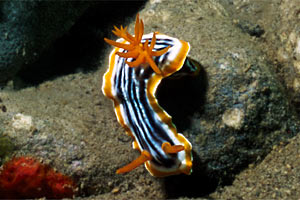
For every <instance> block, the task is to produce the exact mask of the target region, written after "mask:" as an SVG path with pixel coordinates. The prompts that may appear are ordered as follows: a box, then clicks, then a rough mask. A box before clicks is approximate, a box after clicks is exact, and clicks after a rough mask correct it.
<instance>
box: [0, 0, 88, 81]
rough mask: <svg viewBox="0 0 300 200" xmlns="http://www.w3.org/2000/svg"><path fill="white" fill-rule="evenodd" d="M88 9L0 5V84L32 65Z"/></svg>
mask: <svg viewBox="0 0 300 200" xmlns="http://www.w3.org/2000/svg"><path fill="white" fill-rule="evenodd" d="M89 5H90V3H89V2H68V1H58V2H53V1H1V2H0V10H1V22H0V35H1V36H0V46H1V48H0V83H4V82H6V81H7V80H9V79H10V78H11V77H12V76H13V75H14V74H16V73H17V72H18V71H19V70H20V69H21V68H22V67H24V65H26V64H30V63H32V62H34V61H35V60H36V59H37V58H38V57H39V55H40V54H41V52H42V51H43V50H45V48H47V47H48V46H49V44H50V43H51V42H52V41H53V40H55V39H56V38H58V37H60V36H62V35H63V34H64V33H65V32H66V31H68V30H69V29H70V27H71V26H72V25H73V24H74V23H75V20H76V19H77V18H78V17H79V16H80V15H81V14H82V13H83V12H84V11H85V9H86V8H88V6H89Z"/></svg>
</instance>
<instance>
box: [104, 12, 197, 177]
mask: <svg viewBox="0 0 300 200" xmlns="http://www.w3.org/2000/svg"><path fill="white" fill-rule="evenodd" d="M113 33H114V34H115V35H116V36H118V37H120V38H119V39H118V40H116V41H113V40H109V39H107V38H105V39H104V40H105V41H106V42H107V43H109V44H111V45H113V46H115V48H114V49H113V51H112V52H111V53H110V56H109V68H108V70H107V72H106V73H105V74H104V76H103V84H102V91H103V93H104V95H105V96H107V97H108V98H110V99H112V100H113V102H114V109H115V114H116V116H117V119H118V121H119V123H120V124H121V125H122V126H123V127H124V128H125V130H126V133H127V134H128V135H129V136H131V137H132V138H133V140H134V141H133V148H134V149H138V150H139V151H140V152H141V155H140V156H139V157H138V158H137V159H136V160H134V161H132V162H131V163H129V164H128V165H126V166H124V167H122V168H120V169H118V170H117V173H118V174H120V173H125V172H129V171H131V170H133V169H134V168H136V167H138V166H139V165H142V164H145V167H146V169H147V170H148V171H149V172H150V174H151V175H153V176H157V177H163V176H169V175H174V174H180V173H184V174H190V173H191V171H192V152H191V150H192V145H191V143H190V142H189V141H188V140H187V139H186V138H185V137H184V136H183V135H182V134H180V133H177V130H176V127H175V125H174V124H173V123H172V119H171V117H170V116H169V115H168V113H167V112H166V111H164V110H163V109H162V108H161V107H160V105H159V104H158V101H157V99H156V97H155V93H156V90H157V87H158V85H159V84H160V82H161V80H162V79H163V78H166V77H169V76H170V75H172V74H174V73H175V72H177V73H178V75H179V76H182V75H186V74H193V75H194V74H197V73H198V71H199V66H198V65H197V64H196V63H195V62H193V60H192V59H188V58H187V54H188V52H189V48H190V45H189V43H188V42H185V41H182V40H179V39H176V38H173V37H170V36H167V35H164V34H161V33H158V32H154V33H150V34H146V35H143V33H144V24H143V21H142V20H140V19H139V15H137V17H136V24H135V35H130V34H129V33H128V32H127V27H125V28H123V27H122V26H121V28H120V29H118V28H117V27H115V30H113ZM176 77H178V76H176Z"/></svg>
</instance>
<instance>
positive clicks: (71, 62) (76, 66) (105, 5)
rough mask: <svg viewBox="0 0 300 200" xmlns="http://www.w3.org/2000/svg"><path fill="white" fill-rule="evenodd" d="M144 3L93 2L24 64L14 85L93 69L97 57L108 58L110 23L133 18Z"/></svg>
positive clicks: (127, 20)
mask: <svg viewBox="0 0 300 200" xmlns="http://www.w3.org/2000/svg"><path fill="white" fill-rule="evenodd" d="M144 4H145V1H129V2H128V1H99V2H96V3H95V5H93V6H91V7H90V8H89V9H87V11H86V12H85V13H84V14H83V15H82V16H81V17H80V18H79V19H78V21H76V23H75V24H74V25H73V27H72V28H71V29H70V30H69V31H68V32H67V33H66V34H65V35H63V36H62V37H61V38H58V39H57V40H56V41H54V42H53V43H52V45H51V46H50V48H48V49H47V50H46V51H44V52H43V53H42V55H41V56H40V57H39V59H38V60H37V61H36V62H35V63H33V64H31V65H29V66H25V67H23V70H21V71H20V72H19V73H18V74H17V76H16V77H15V79H14V87H15V88H17V89H18V88H23V87H28V86H37V85H38V84H40V83H42V82H44V81H47V80H52V79H55V78H57V77H59V76H63V75H67V74H72V73H76V72H84V73H87V72H91V71H94V70H96V69H97V68H98V67H99V60H100V61H101V60H103V59H107V58H104V57H103V56H102V55H103V53H104V49H105V47H107V45H106V44H104V41H103V38H104V37H112V34H111V30H112V29H113V25H116V26H120V25H123V26H124V24H125V25H126V24H128V23H129V22H130V21H131V20H133V18H134V17H135V16H136V13H137V12H138V11H139V10H140V9H141V8H142V7H143V6H144ZM108 13H109V14H108ZM102 57H103V58H102ZM99 58H100V59H99Z"/></svg>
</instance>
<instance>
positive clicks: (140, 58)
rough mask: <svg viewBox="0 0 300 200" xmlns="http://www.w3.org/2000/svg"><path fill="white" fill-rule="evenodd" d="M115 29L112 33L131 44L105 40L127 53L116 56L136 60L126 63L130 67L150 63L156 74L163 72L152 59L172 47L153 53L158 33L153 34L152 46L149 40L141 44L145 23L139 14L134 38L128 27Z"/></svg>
mask: <svg viewBox="0 0 300 200" xmlns="http://www.w3.org/2000/svg"><path fill="white" fill-rule="evenodd" d="M114 28H115V30H113V31H112V32H113V33H114V34H115V35H116V36H118V37H121V38H123V39H125V40H126V41H127V42H129V44H125V43H119V42H116V41H113V40H110V39H107V38H104V40H105V42H107V43H108V44H110V45H113V46H116V47H118V48H122V49H124V50H126V51H127V52H125V53H122V52H117V53H116V54H117V55H118V56H120V57H123V58H134V59H135V60H134V61H132V62H128V61H125V62H126V64H128V66H129V67H137V66H139V65H140V64H144V63H148V64H149V65H150V67H151V68H152V69H153V71H154V72H155V73H157V74H161V70H160V69H159V68H158V66H157V65H156V63H155V62H154V60H153V58H152V57H153V56H161V55H163V54H165V53H166V52H167V51H168V50H169V48H170V46H168V47H166V48H164V49H162V50H159V51H152V50H153V48H154V46H155V42H156V32H154V33H153V38H152V40H151V43H150V46H149V40H147V41H146V42H145V43H144V44H143V43H141V40H142V37H143V34H144V23H143V20H140V19H139V14H137V16H136V22H135V28H134V33H135V35H134V36H132V35H130V34H129V33H128V32H127V27H125V28H123V27H122V26H121V27H120V29H118V28H117V27H116V26H114Z"/></svg>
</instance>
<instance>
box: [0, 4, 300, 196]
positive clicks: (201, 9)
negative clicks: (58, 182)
mask: <svg viewBox="0 0 300 200" xmlns="http://www.w3.org/2000/svg"><path fill="white" fill-rule="evenodd" d="M230 2H231V3H230ZM287 4H288V3H287V2H285V1H282V2H281V1H272V3H270V4H267V3H266V2H265V1H264V2H263V3H260V2H257V1H255V2H244V1H242V0H241V1H238V0H233V1H229V3H228V4H226V3H224V1H217V0H206V1H202V2H201V3H198V2H197V1H184V0H182V1H167V0H166V1H163V0H151V1H149V2H147V3H146V4H145V7H144V8H143V9H142V10H141V11H139V13H140V17H141V18H142V19H143V20H144V24H145V33H148V32H152V31H157V30H158V31H160V32H161V33H165V34H167V35H170V36H174V37H177V38H180V39H182V40H186V41H189V42H190V44H191V51H190V54H189V56H190V57H192V58H193V59H195V60H197V61H198V62H200V63H201V64H202V66H203V68H202V71H201V75H200V77H199V79H197V80H192V81H189V80H183V82H179V83H174V84H173V82H169V83H168V82H167V81H166V82H163V83H162V87H161V89H160V91H159V92H158V96H159V102H160V104H161V105H162V107H163V108H165V109H166V110H167V111H168V112H169V114H170V115H171V116H173V122H174V123H175V124H176V125H177V128H178V130H179V132H182V133H183V134H184V135H185V136H186V137H187V138H188V139H189V140H190V141H191V143H192V144H193V150H194V152H193V155H194V167H193V173H192V175H191V176H184V175H180V176H172V177H167V178H163V179H161V178H155V177H151V176H150V175H149V173H148V172H147V171H146V170H145V169H144V167H139V168H138V169H136V170H134V171H132V172H130V173H128V174H125V175H116V174H115V170H116V169H117V168H119V167H121V166H123V165H124V164H126V163H129V162H130V161H132V160H133V159H135V158H136V157H137V156H138V154H139V153H138V152H136V151H134V150H132V149H131V142H132V141H131V139H130V137H128V136H127V135H126V134H125V133H124V130H123V129H122V128H121V126H120V125H119V124H118V122H117V120H116V117H115V115H114V112H113V108H112V103H111V102H110V100H108V99H107V98H105V97H104V96H103V94H102V93H101V91H100V89H101V83H102V76H103V73H104V72H105V71H106V68H107V63H108V54H109V53H110V52H109V51H110V50H111V48H107V50H106V51H105V53H104V54H103V55H101V56H99V57H97V58H98V60H97V63H99V70H97V71H95V72H91V73H87V74H83V73H76V74H71V75H67V76H62V77H59V78H57V79H55V80H51V81H45V82H43V83H41V84H39V85H36V86H35V87H28V88H25V89H22V90H18V91H15V90H13V89H12V86H11V85H8V86H7V87H6V88H5V89H3V90H1V91H0V98H1V100H2V102H1V106H2V108H3V106H4V107H5V109H4V110H3V109H2V111H1V110H0V127H4V128H3V130H2V132H0V133H1V134H2V135H3V136H5V137H8V138H10V140H11V141H14V143H15V144H14V145H16V146H17V150H16V151H15V154H16V155H28V154H29V155H32V156H35V157H38V158H42V159H43V161H44V162H45V163H47V164H50V165H52V166H54V167H56V168H58V169H60V171H61V172H62V173H64V174H68V175H71V176H72V177H73V178H74V179H75V180H76V182H77V183H78V184H79V188H80V191H79V194H80V198H83V199H87V198H88V199H93V198H95V199H99V198H101V199H136V198H147V199H162V198H178V197H193V198H200V197H201V196H203V195H209V194H210V193H211V192H214V191H215V193H213V194H211V195H210V197H211V198H221V199H231V198H237V197H238V198H244V199H249V198H254V197H255V195H256V197H261V198H277V197H286V198H296V197H298V194H299V191H300V190H299V189H298V188H299V187H297V183H296V180H298V175H297V174H299V170H298V167H297V159H299V158H298V153H297V149H299V147H300V146H299V142H297V141H299V135H297V133H298V132H299V127H300V126H299V125H300V124H299V122H298V121H299V120H298V117H297V113H296V112H295V109H293V108H294V107H293V105H295V106H297V104H291V103H290V102H291V101H290V97H292V96H293V93H292V92H290V91H289V90H287V88H289V87H288V85H287V84H286V83H287V82H286V81H285V80H287V79H282V77H285V76H282V75H285V74H284V73H278V71H277V69H278V68H277V67H278V65H276V64H274V62H275V60H276V58H277V57H274V56H272V55H275V54H274V52H276V51H275V50H274V49H276V47H279V46H280V45H281V43H279V42H278V43H276V42H274V44H273V45H271V46H270V47H268V44H270V43H272V36H273V34H272V31H273V29H275V28H274V27H273V26H272V25H270V23H271V22H270V20H271V17H274V16H273V15H276V16H278V18H280V16H282V19H286V18H287V16H286V15H283V14H280V13H281V12H283V11H286V9H292V10H293V9H294V8H295V7H293V8H291V7H289V6H288V5H287ZM128 6H130V5H128ZM266 6H271V8H272V9H271V10H270V11H268V12H271V13H266ZM236 10H239V11H241V12H236ZM261 10H262V11H261ZM258 11H261V12H262V13H264V14H265V15H264V14H261V15H255V14H254V13H255V12H258ZM263 11H265V12H263ZM273 11H274V12H273ZM275 11H276V12H275ZM277 11H281V12H278V14H277ZM235 13H239V15H235ZM258 13H260V12H258ZM291 13H295V12H291ZM267 14H270V16H268V15H267ZM271 14H272V15H271ZM250 16H253V17H252V18H251V17H250ZM262 16H264V17H265V18H266V21H264V22H263V23H262V21H261V20H260V19H262V18H260V17H262ZM285 16H286V17H285ZM289 16H290V15H289ZM268 17H269V18H268ZM265 18H264V19H265ZM294 18H295V16H293V15H292V17H290V18H289V19H290V20H292V21H293V19H294ZM128 22H129V31H130V32H133V26H134V16H131V17H129V18H128ZM267 22H270V23H267ZM284 22H285V21H284V20H282V22H280V21H279V22H276V23H275V24H274V26H275V25H276V26H279V25H282V24H281V23H283V24H284ZM294 24H297V23H296V22H295V23H294ZM123 25H126V24H123ZM295 26H296V25H295ZM279 27H281V26H279ZM285 28H286V29H287V30H286V31H288V30H294V28H295V27H294V26H292V25H291V24H289V25H287V26H285ZM109 29H111V27H109ZM262 30H264V31H265V32H264V33H262ZM282 30H285V29H284V28H283V26H282ZM253 31H254V33H255V34H254V35H253ZM295 37H296V38H297V37H298V36H297V35H296V36H295ZM293 41H294V40H293ZM296 41H297V39H296ZM267 47H268V48H267ZM290 52H294V50H293V51H290ZM296 54H297V48H296ZM296 58H297V57H296ZM285 66H287V65H283V68H282V69H284V67H285ZM170 83H171V84H170ZM166 91H168V93H167V94H166ZM287 94H288V95H287ZM29 118H30V119H31V120H30V123H27V122H28V120H25V121H24V120H23V122H24V123H23V125H24V126H19V125H18V126H15V125H13V124H14V122H15V123H16V121H18V122H21V121H22V120H20V119H29ZM25 122H26V123H25ZM18 124H20V123H18ZM21 124H22V123H21ZM28 124H30V126H28ZM20 127H21V128H20ZM22 127H24V128H22ZM285 145H286V146H285ZM271 150H272V152H271V153H270V154H269V155H268V156H267V157H265V156H266V155H267V154H268V153H269V152H270V151H271ZM288 155H290V157H287V156H288ZM285 158H287V160H286V162H284V159H285ZM261 161H262V162H261ZM249 165H250V167H249V169H246V168H247V167H248V166H249ZM271 166H273V167H271ZM244 169H246V170H245V171H243V172H242V173H241V174H239V175H238V173H239V172H241V171H242V170H244ZM278 174H279V176H277V175H278ZM287 175H288V176H289V179H288V178H287ZM235 177H236V178H235ZM263 177H266V178H263ZM234 178H235V179H234ZM233 180H235V181H234V182H233V185H232V186H230V187H225V188H223V189H218V190H216V188H217V187H219V188H220V187H222V186H223V185H224V184H231V183H232V181H233ZM289 180H291V181H289ZM195 182H196V183H197V184H195ZM257 183H259V184H257ZM268 183H272V187H269V185H268ZM283 185H284V187H282V186H283ZM276 188H277V189H276ZM246 190H247V191H249V192H245V193H241V192H238V191H246ZM274 194H275V196H274Z"/></svg>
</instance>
